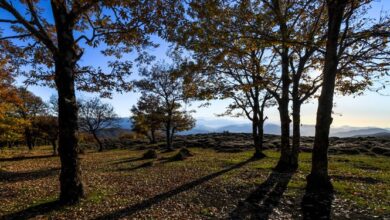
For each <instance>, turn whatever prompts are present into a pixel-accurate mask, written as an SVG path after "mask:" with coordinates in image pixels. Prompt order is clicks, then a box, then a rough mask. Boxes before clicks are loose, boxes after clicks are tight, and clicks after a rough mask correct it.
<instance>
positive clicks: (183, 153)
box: [172, 148, 194, 161]
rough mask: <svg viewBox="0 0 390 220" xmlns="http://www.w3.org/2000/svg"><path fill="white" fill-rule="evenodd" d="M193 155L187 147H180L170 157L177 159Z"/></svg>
mask: <svg viewBox="0 0 390 220" xmlns="http://www.w3.org/2000/svg"><path fill="white" fill-rule="evenodd" d="M192 156H194V155H193V154H192V153H191V152H190V151H189V150H188V149H187V148H181V149H180V151H179V152H178V153H177V154H176V155H175V156H173V157H172V160H174V161H178V160H185V159H187V158H188V157H192Z"/></svg>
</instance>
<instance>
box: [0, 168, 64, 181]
mask: <svg viewBox="0 0 390 220" xmlns="http://www.w3.org/2000/svg"><path fill="white" fill-rule="evenodd" d="M59 170H60V169H59V168H50V169H45V170H33V171H27V172H9V171H4V170H0V183H1V182H6V183H14V182H18V181H28V180H35V179H41V178H45V177H48V176H53V175H56V174H58V172H59Z"/></svg>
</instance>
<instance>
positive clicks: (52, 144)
mask: <svg viewBox="0 0 390 220" xmlns="http://www.w3.org/2000/svg"><path fill="white" fill-rule="evenodd" d="M50 141H51V146H52V147H53V155H54V156H56V155H57V140H54V139H52V140H50Z"/></svg>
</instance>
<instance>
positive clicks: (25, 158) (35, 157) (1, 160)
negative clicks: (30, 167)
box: [0, 154, 57, 162]
mask: <svg viewBox="0 0 390 220" xmlns="http://www.w3.org/2000/svg"><path fill="white" fill-rule="evenodd" d="M51 157H57V156H56V155H52V154H50V155H39V156H19V157H11V158H0V162H7V161H20V160H29V159H44V158H51Z"/></svg>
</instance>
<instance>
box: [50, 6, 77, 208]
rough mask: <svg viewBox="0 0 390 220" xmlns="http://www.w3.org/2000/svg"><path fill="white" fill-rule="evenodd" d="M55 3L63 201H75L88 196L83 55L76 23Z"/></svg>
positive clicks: (56, 71) (59, 149) (64, 9)
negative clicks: (78, 71)
mask: <svg viewBox="0 0 390 220" xmlns="http://www.w3.org/2000/svg"><path fill="white" fill-rule="evenodd" d="M51 4H52V10H53V16H54V19H55V23H56V31H57V41H58V52H57V53H55V54H54V61H55V82H56V86H57V90H58V125H59V141H58V144H59V148H58V151H59V155H60V160H61V174H60V190H61V192H60V201H61V202H62V203H66V204H73V203H76V202H78V201H79V200H80V199H81V198H82V197H83V196H84V188H83V183H82V176H81V167H80V159H79V157H78V139H77V135H76V132H77V130H78V125H77V121H78V120H77V119H78V115H77V111H78V109H77V102H76V96H75V74H74V71H75V67H76V62H77V60H78V59H79V57H78V54H77V51H76V49H77V48H76V47H75V44H76V43H75V40H74V38H73V25H72V24H70V23H69V22H70V21H69V19H68V16H67V11H66V10H67V8H66V6H65V5H64V4H63V3H61V2H56V1H53V0H52V1H51Z"/></svg>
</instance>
